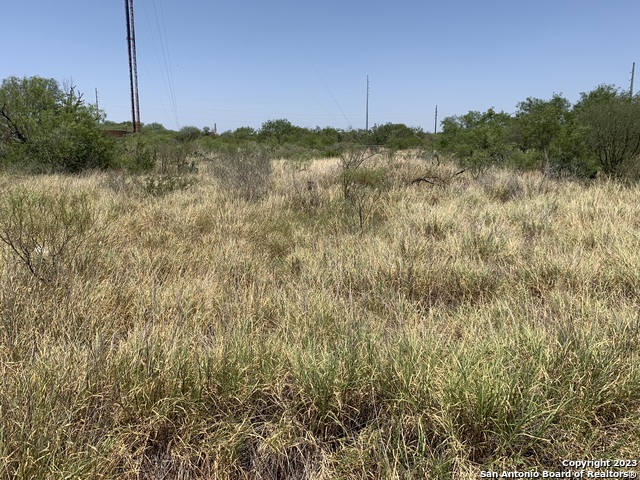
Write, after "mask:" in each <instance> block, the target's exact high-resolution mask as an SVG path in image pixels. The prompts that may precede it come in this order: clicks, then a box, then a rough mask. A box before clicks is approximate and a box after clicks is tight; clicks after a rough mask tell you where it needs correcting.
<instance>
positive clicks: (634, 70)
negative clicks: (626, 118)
mask: <svg viewBox="0 0 640 480" xmlns="http://www.w3.org/2000/svg"><path fill="white" fill-rule="evenodd" d="M635 73H636V62H633V65H632V66H631V88H629V96H631V98H633V78H634V77H635Z"/></svg>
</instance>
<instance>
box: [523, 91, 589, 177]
mask: <svg viewBox="0 0 640 480" xmlns="http://www.w3.org/2000/svg"><path fill="white" fill-rule="evenodd" d="M512 132H513V140H514V142H515V143H516V145H517V146H518V148H519V149H520V150H521V151H522V152H528V153H530V154H534V155H536V156H537V157H538V163H539V164H541V165H542V166H545V167H552V168H555V169H561V170H569V171H572V172H573V173H579V174H580V175H582V174H586V172H587V170H588V168H587V167H586V164H585V150H584V146H585V144H584V138H583V131H582V129H581V128H580V127H579V125H577V124H576V122H575V111H574V109H572V108H571V103H570V102H569V101H568V100H567V99H566V98H564V97H562V96H561V95H559V94H554V95H553V97H552V98H551V99H550V100H542V99H539V98H531V97H530V98H527V99H526V100H525V101H524V102H520V103H519V104H518V111H517V112H516V115H515V121H514V122H513V127H512Z"/></svg>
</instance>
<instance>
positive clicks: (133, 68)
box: [124, 0, 141, 133]
mask: <svg viewBox="0 0 640 480" xmlns="http://www.w3.org/2000/svg"><path fill="white" fill-rule="evenodd" d="M124 9H125V15H126V17H127V48H128V51H129V83H130V86H131V117H132V124H133V133H137V132H139V131H140V126H141V125H140V124H141V122H140V97H139V95H138V61H137V59H136V27H135V21H134V16H133V0H124Z"/></svg>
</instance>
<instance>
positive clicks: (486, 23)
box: [0, 0, 640, 132]
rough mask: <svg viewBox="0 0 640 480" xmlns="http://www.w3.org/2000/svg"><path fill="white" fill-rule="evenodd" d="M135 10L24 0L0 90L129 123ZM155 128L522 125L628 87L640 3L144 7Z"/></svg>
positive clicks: (509, 0)
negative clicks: (67, 90)
mask: <svg viewBox="0 0 640 480" xmlns="http://www.w3.org/2000/svg"><path fill="white" fill-rule="evenodd" d="M124 5H125V2H123V1H122V0H118V1H106V0H67V1H52V0H30V1H29V0H21V1H14V2H11V3H10V5H9V4H7V5H6V6H5V7H4V8H3V12H2V28H0V42H1V44H2V46H3V48H2V54H1V57H2V59H1V61H0V77H1V78H6V77H8V76H10V75H16V76H19V77H23V76H33V75H39V76H43V77H47V78H55V79H56V80H58V81H60V82H63V81H64V80H65V79H73V84H75V85H77V87H78V88H79V90H80V91H82V92H84V95H85V97H84V98H85V99H86V100H88V101H90V102H92V103H93V102H95V88H97V89H98V93H99V99H100V107H101V108H103V109H104V110H105V111H106V113H107V117H108V119H109V120H113V121H126V120H129V119H130V116H131V115H130V104H129V73H128V60H127V45H126V24H125V13H124V11H125V8H124ZM134 7H135V13H136V17H135V20H136V37H137V38H136V40H137V47H138V64H139V65H138V73H139V85H140V87H139V88H140V104H141V117H142V121H143V122H144V123H151V122H160V123H162V124H164V125H165V126H166V127H168V128H171V129H178V128H180V127H183V126H186V125H195V126H197V127H200V128H202V127H204V126H210V127H213V124H214V123H216V124H217V128H218V131H219V132H221V131H225V130H230V129H235V128H238V127H242V126H251V127H254V128H259V127H260V125H261V124H262V123H263V122H265V121H266V120H270V119H277V118H286V119H288V120H290V121H291V122H292V123H294V124H296V125H300V126H303V127H315V126H321V127H324V126H333V127H337V128H348V127H350V126H351V127H353V128H364V126H365V99H366V78H367V75H369V79H370V106H369V124H370V125H373V124H375V123H378V124H381V123H387V122H394V123H405V124H407V125H410V126H419V127H423V128H424V129H425V130H428V131H431V130H433V126H434V109H435V106H436V105H438V110H439V118H440V119H442V118H444V117H445V116H449V115H458V114H464V113H466V112H468V111H469V110H481V111H484V110H486V109H488V108H490V107H494V108H496V109H497V110H504V111H506V112H508V113H512V112H514V111H515V110H516V105H517V103H518V102H520V101H522V100H525V99H526V98H527V97H538V98H544V99H548V98H551V96H552V95H553V94H554V93H562V94H563V95H564V96H565V97H566V98H568V99H569V100H570V101H571V102H575V101H576V100H577V99H578V98H579V94H580V92H584V91H589V90H591V89H593V88H595V87H596V86H597V85H599V84H602V83H607V84H615V85H617V86H619V87H624V88H628V87H629V81H630V77H631V65H632V63H633V62H634V61H637V62H638V72H637V73H638V75H637V76H636V77H637V80H638V81H637V82H636V85H637V88H636V90H640V28H639V27H638V22H640V2H639V1H637V0H624V1H623V0H606V1H605V0H597V1H596V0H536V1H524V0H499V1H498V0H485V1H478V0H458V1H445V0H442V1H439V2H435V1H428V0H394V1H386V2H382V1H379V0H370V1H354V0H341V1H337V0H324V1H317V0H316V1H308V0H295V1H294V0H273V1H271V2H268V1H265V0H235V1H226V2H221V1H220V2H217V1H213V0H209V1H204V0H190V1H189V0H134Z"/></svg>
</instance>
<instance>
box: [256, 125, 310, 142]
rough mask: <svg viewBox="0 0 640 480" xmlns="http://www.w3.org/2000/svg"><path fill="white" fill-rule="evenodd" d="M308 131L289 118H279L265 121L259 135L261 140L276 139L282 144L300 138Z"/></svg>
mask: <svg viewBox="0 0 640 480" xmlns="http://www.w3.org/2000/svg"><path fill="white" fill-rule="evenodd" d="M306 132H307V130H306V129H304V128H301V127H297V126H295V125H293V124H292V123H291V122H290V121H289V120H286V119H279V120H268V121H266V122H264V123H263V124H262V126H261V127H260V131H259V132H258V136H259V138H260V139H261V140H266V141H275V143H278V144H280V145H282V144H284V143H287V142H295V141H298V140H300V139H301V138H303V137H304V135H305V133H306Z"/></svg>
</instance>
